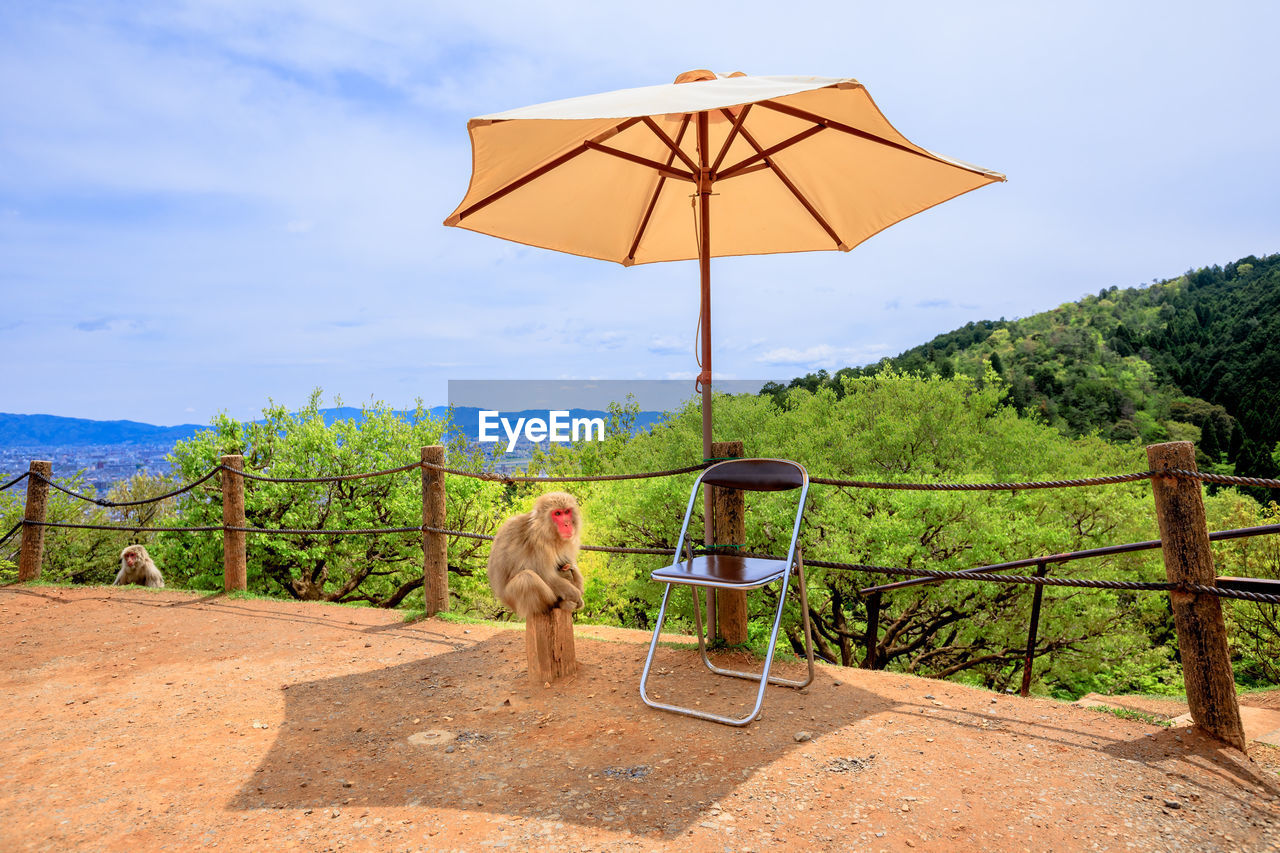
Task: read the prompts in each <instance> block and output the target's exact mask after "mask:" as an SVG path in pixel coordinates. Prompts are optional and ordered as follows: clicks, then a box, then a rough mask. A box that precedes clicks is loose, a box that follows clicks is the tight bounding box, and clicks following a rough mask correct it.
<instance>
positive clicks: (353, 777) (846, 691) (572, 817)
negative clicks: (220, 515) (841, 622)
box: [230, 633, 892, 837]
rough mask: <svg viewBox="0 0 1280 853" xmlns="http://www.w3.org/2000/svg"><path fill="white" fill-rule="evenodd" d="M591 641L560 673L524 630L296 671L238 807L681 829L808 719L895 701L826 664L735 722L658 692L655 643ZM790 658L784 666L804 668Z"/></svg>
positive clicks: (716, 695) (692, 664)
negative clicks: (372, 810)
mask: <svg viewBox="0 0 1280 853" xmlns="http://www.w3.org/2000/svg"><path fill="white" fill-rule="evenodd" d="M578 647H579V648H578V660H579V672H578V674H577V676H575V677H574V678H572V679H569V680H566V681H564V682H561V683H558V684H556V685H554V686H552V687H544V686H541V685H539V686H534V685H531V684H530V683H529V681H528V678H527V675H526V672H525V658H524V654H525V652H524V642H523V637H522V635H520V634H518V633H506V634H502V635H498V636H496V637H494V638H492V639H489V640H484V641H482V642H479V643H477V644H475V645H473V646H471V647H469V648H465V649H461V650H455V651H449V652H445V653H441V654H436V655H434V656H432V657H428V658H424V659H421V660H418V661H415V662H413V663H409V664H404V665H400V666H394V667H390V668H387V669H383V670H378V671H376V672H371V673H366V674H359V675H350V676H342V677H335V678H326V679H320V680H316V681H310V682H303V683H299V684H295V685H290V686H289V687H288V688H287V689H285V691H284V693H285V714H284V722H283V724H282V726H281V731H280V732H279V735H278V737H277V739H276V741H275V743H274V744H273V746H272V747H271V750H270V751H269V753H268V754H267V755H266V757H265V758H264V760H263V761H262V763H261V765H260V766H259V767H258V768H257V770H256V771H255V772H254V773H253V774H252V776H251V777H250V779H249V780H248V782H247V784H246V785H245V786H244V787H243V788H242V789H241V790H240V792H239V794H238V795H237V796H236V797H235V799H234V800H233V801H232V802H231V803H230V806H231V807H232V808H235V809H246V810H248V809H267V808H313V809H322V808H329V809H334V810H340V809H344V808H354V807H358V806H402V807H403V806H410V807H412V806H423V807H432V808H449V809H466V810H477V811H484V812H491V813H501V814H508V815H512V816H517V815H518V816H524V817H539V818H542V819H548V820H564V821H572V822H576V823H581V824H584V825H587V824H589V825H596V826H608V825H610V824H611V823H614V822H619V821H622V820H626V821H627V824H628V826H629V827H630V828H631V830H632V831H635V832H639V833H642V834H653V835H658V836H668V837H669V836H671V835H673V834H676V833H679V832H681V831H683V830H684V829H685V828H687V827H688V826H689V824H690V823H692V822H693V821H694V820H695V819H697V818H698V817H699V816H700V815H702V814H703V809H704V808H705V806H706V805H707V804H709V803H711V802H713V801H716V800H718V799H720V798H722V797H725V796H726V795H728V794H729V793H730V792H731V791H732V790H733V789H734V788H735V787H737V786H738V785H739V784H741V782H742V781H744V780H745V779H748V778H749V777H750V776H751V775H752V774H753V773H755V772H756V771H758V770H759V769H761V768H763V767H765V766H767V765H769V764H771V763H773V762H775V761H777V760H778V759H780V758H782V757H784V756H785V755H787V754H788V753H790V752H792V751H794V750H797V749H801V748H804V743H803V741H797V740H796V736H797V734H799V733H800V732H802V731H803V732H807V733H808V735H809V736H810V737H811V738H813V739H817V738H820V737H822V736H823V735H825V734H828V733H830V732H831V731H833V730H835V729H838V728H841V727H844V726H847V725H848V724H850V723H851V722H854V721H856V720H858V719H860V718H862V717H865V716H870V715H874V714H876V713H879V712H881V711H883V710H886V709H888V708H890V707H891V705H892V703H891V701H890V700H889V699H887V698H885V697H881V696H879V695H877V694H874V693H871V692H868V691H865V690H862V689H859V688H857V687H853V686H849V685H841V686H840V689H839V702H838V703H836V704H838V709H837V710H832V696H831V695H830V691H831V688H832V681H831V678H830V677H825V676H823V675H822V674H819V676H818V681H817V682H816V683H815V685H814V690H815V691H816V692H815V693H807V692H806V693H800V692H798V691H794V690H789V689H785V688H770V692H769V694H768V695H767V696H766V700H765V710H764V715H765V716H764V718H763V719H761V720H759V721H757V722H756V723H754V724H753V725H751V726H749V727H747V728H745V729H740V728H731V727H728V726H721V725H717V724H714V723H707V722H703V721H698V720H693V719H690V718H687V717H681V716H678V715H674V714H670V713H665V712H661V711H655V710H652V709H650V708H647V707H646V706H644V705H643V704H642V703H641V701H640V698H639V694H638V690H637V687H638V678H639V665H640V663H641V658H642V655H643V647H642V646H641V647H635V646H631V647H629V648H628V651H631V652H634V654H633V655H632V656H633V657H634V658H635V661H634V666H632V665H625V666H621V665H619V664H618V662H617V652H616V651H615V650H616V649H617V648H618V646H616V645H613V644H607V643H601V644H597V643H593V642H586V643H583V642H579V644H578ZM593 652H595V653H596V654H593ZM664 658H665V659H666V660H665V663H663V662H662V660H663V659H664ZM659 660H660V663H659V665H658V666H657V667H656V669H655V675H654V684H653V686H654V691H655V692H660V693H663V694H665V695H667V696H669V697H670V698H672V699H674V700H675V701H687V702H691V703H692V702H697V703H700V704H701V705H702V706H703V707H709V708H713V709H716V710H725V711H730V712H737V713H741V711H739V710H738V709H739V708H740V707H750V705H749V704H747V703H749V702H751V701H752V700H753V699H754V693H753V692H752V690H753V688H752V685H751V684H749V683H748V682H745V681H740V680H737V679H727V678H722V677H717V676H713V675H711V674H710V673H708V672H707V671H706V670H705V669H703V668H702V667H701V664H700V663H698V662H697V656H696V653H690V652H687V651H683V650H680V651H674V650H664V651H663V652H662V653H661V654H660V658H659ZM720 663H721V664H722V665H730V666H736V667H742V666H743V665H744V661H742V660H741V659H738V660H728V661H721V662H720ZM747 665H749V664H747ZM790 667H791V668H790V669H784V670H783V674H786V675H790V676H792V677H794V676H796V675H797V674H799V672H800V671H801V669H800V666H799V665H796V664H791V665H790ZM823 694H825V695H823ZM695 741H696V748H690V747H691V745H693V744H694V743H695Z"/></svg>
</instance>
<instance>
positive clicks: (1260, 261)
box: [761, 254, 1280, 477]
mask: <svg viewBox="0 0 1280 853" xmlns="http://www.w3.org/2000/svg"><path fill="white" fill-rule="evenodd" d="M884 367H891V368H893V369H895V370H898V371H900V372H904V373H924V374H935V375H940V376H951V375H953V374H963V375H968V376H972V377H975V378H978V377H981V376H982V375H983V372H984V371H985V370H987V369H993V370H995V371H996V372H997V373H998V374H1000V376H1001V378H1002V379H1003V380H1004V381H1005V383H1007V385H1008V387H1009V397H1008V400H1009V402H1010V403H1011V404H1012V405H1014V406H1015V407H1017V409H1018V410H1019V411H1021V412H1025V413H1028V414H1032V415H1034V416H1037V417H1040V418H1043V419H1044V420H1045V421H1046V422H1048V423H1050V424H1052V425H1053V426H1055V427H1057V428H1058V429H1060V430H1061V431H1062V432H1064V433H1066V434H1067V435H1072V436H1077V435H1084V434H1086V433H1090V432H1097V433H1099V434H1101V435H1102V436H1103V437H1105V438H1109V439H1111V440H1113V441H1130V440H1134V439H1137V440H1140V441H1142V442H1144V443H1147V444H1153V443H1157V442H1161V441H1169V440H1189V441H1193V442H1195V443H1196V446H1197V450H1198V461H1199V463H1200V465H1201V467H1202V468H1204V469H1206V470H1213V471H1215V472H1216V473H1224V474H1230V473H1239V474H1245V475H1249V476H1255V477H1274V476H1276V474H1277V472H1278V471H1280V467H1278V466H1277V461H1278V460H1277V456H1280V254H1275V255H1268V256H1265V257H1262V258H1258V257H1255V256H1252V255H1250V256H1249V257H1246V258H1241V259H1240V260H1238V261H1236V262H1234V263H1230V264H1227V265H1226V266H1216V265H1215V266H1211V267H1205V268H1202V269H1198V270H1191V271H1188V272H1187V273H1186V274H1185V275H1182V276H1179V277H1177V278H1174V279H1169V280H1166V281H1160V282H1156V283H1153V284H1151V285H1148V286H1145V287H1130V288H1125V289H1121V288H1118V287H1109V288H1104V289H1103V290H1101V291H1099V293H1098V294H1097V295H1096V296H1093V295H1090V296H1086V297H1084V298H1083V299H1080V300H1079V301H1077V302H1068V303H1066V304H1063V305H1060V306H1058V307H1057V308H1054V309H1053V310H1051V311H1045V312H1043V313H1040V314H1035V315H1033V316H1030V317H1026V318H1023V319H1019V320H1005V319H1003V318H1001V319H1000V320H983V321H980V322H976V323H968V324H966V325H965V326H963V327H962V328H959V329H956V330H955V331H952V332H948V333H946V334H943V335H939V336H937V337H935V338H934V339H933V340H931V341H929V342H928V343H925V344H921V345H920V346H917V347H913V348H912V349H909V350H907V351H906V352H904V353H902V354H901V355H898V356H896V357H894V358H889V359H885V360H884V361H882V362H881V363H880V364H878V365H872V366H869V367H863V368H854V367H847V368H843V369H841V370H839V371H836V373H835V374H828V373H826V371H820V372H819V373H817V374H809V375H808V376H804V377H800V378H797V379H794V380H792V381H791V382H790V383H789V384H788V385H781V384H778V383H771V384H770V385H766V386H765V388H764V389H763V390H762V392H761V393H766V394H772V395H773V396H774V397H775V399H777V400H779V401H780V402H781V401H783V400H784V399H785V393H786V390H787V389H788V388H791V387H802V388H809V389H814V388H817V387H822V386H826V387H832V388H833V389H834V390H835V391H836V393H837V394H841V393H843V387H842V385H841V383H840V378H841V377H842V376H870V375H873V374H874V373H876V372H877V371H878V370H880V369H882V368H884Z"/></svg>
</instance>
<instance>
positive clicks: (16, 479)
mask: <svg viewBox="0 0 1280 853" xmlns="http://www.w3.org/2000/svg"><path fill="white" fill-rule="evenodd" d="M30 476H31V472H30V471H25V472H23V473H21V474H19V475H18V476H16V477H14V478H13V479H12V480H10V481H9V482H7V483H5V484H4V485H3V486H0V492H3V491H4V490H5V489H7V488H9V487H10V486H13V485H16V484H18V483H21V482H22V481H23V480H25V479H27V477H30Z"/></svg>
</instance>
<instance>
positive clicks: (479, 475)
mask: <svg viewBox="0 0 1280 853" xmlns="http://www.w3.org/2000/svg"><path fill="white" fill-rule="evenodd" d="M415 464H421V465H422V467H423V468H430V469H431V470H433V471H440V472H442V473H445V474H456V475H457V476H459V477H472V478H474V479H476V480H487V481H489V482H496V483H596V482H603V481H607V480H646V479H650V478H652V477H671V476H674V475H676V474H691V473H693V472H694V471H701V470H702V469H703V468H706V467H707V465H708V464H709V463H705V462H704V463H702V464H699V465H689V466H686V467H684V468H673V469H671V470H669V471H648V472H645V473H641V474H598V475H595V476H585V475H584V476H581V477H513V476H511V475H509V474H499V473H497V472H495V471H466V470H463V469H461V468H449V467H446V466H444V465H437V464H436V463H434V462H422V463H415Z"/></svg>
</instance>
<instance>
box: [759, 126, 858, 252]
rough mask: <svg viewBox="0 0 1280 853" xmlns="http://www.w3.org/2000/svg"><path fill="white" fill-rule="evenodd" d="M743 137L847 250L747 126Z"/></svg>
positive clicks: (828, 234)
mask: <svg viewBox="0 0 1280 853" xmlns="http://www.w3.org/2000/svg"><path fill="white" fill-rule="evenodd" d="M742 138H743V139H745V140H747V142H748V143H749V144H750V145H751V147H752V148H754V149H755V150H756V152H757V153H758V154H759V155H760V156H761V157H763V158H764V162H765V163H767V164H768V166H769V168H770V169H772V170H773V173H774V174H775V175H777V176H778V180H780V181H782V185H783V186H785V187H786V188H787V189H788V190H790V191H791V194H792V195H793V196H795V197H796V201H798V202H800V204H801V205H803V206H804V209H805V210H807V211H809V215H810V216H812V217H813V219H814V221H815V222H817V223H818V224H819V225H821V226H822V230H823V231H826V232H827V236H829V237H830V238H831V239H832V241H833V242H834V243H835V244H836V247H837V248H838V249H841V250H843V251H846V252H847V251H848V250H849V248H850V247H848V246H846V245H845V243H844V241H843V240H841V239H840V235H839V234H837V233H836V232H835V229H834V228H832V227H831V225H830V224H828V222H827V220H826V219H824V218H823V216H822V214H821V213H819V212H818V210H817V208H815V207H814V206H813V204H812V203H811V202H810V201H809V199H807V198H805V196H804V193H802V192H800V189H799V188H798V187H797V186H796V185H795V184H793V183H792V182H791V179H790V178H788V177H787V176H786V173H784V172H783V171H782V170H781V169H779V168H778V164H777V163H775V162H773V158H772V157H770V156H769V155H768V154H766V153H765V150H764V148H762V147H761V146H760V143H758V142H756V140H755V137H753V136H752V135H751V134H750V133H749V132H748V131H747V129H746V128H745V127H744V128H743V129H742Z"/></svg>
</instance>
